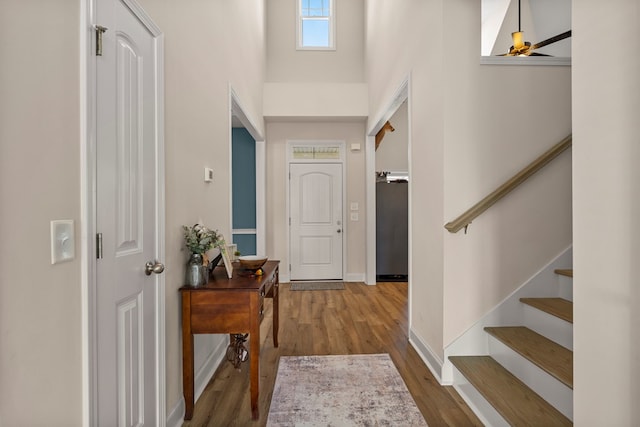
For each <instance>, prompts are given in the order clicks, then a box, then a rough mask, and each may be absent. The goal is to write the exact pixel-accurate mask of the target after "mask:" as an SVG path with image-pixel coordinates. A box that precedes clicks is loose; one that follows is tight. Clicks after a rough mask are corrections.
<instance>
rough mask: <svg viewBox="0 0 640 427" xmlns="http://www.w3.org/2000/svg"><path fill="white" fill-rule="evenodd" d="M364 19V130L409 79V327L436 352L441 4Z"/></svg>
mask: <svg viewBox="0 0 640 427" xmlns="http://www.w3.org/2000/svg"><path fill="white" fill-rule="evenodd" d="M366 12H367V21H366V28H367V34H366V48H367V53H366V69H367V81H368V83H369V111H370V116H369V126H373V124H372V123H376V122H377V121H379V120H380V118H381V116H382V115H383V114H384V113H386V111H385V110H386V109H387V108H388V106H389V104H390V102H391V101H392V99H393V98H394V95H395V93H396V91H397V90H398V88H400V86H401V85H402V84H403V82H404V81H405V80H406V79H407V77H408V76H409V77H410V84H409V105H408V108H409V115H410V117H409V121H410V123H411V130H410V132H409V138H410V141H411V142H410V144H411V149H410V153H409V173H410V176H411V184H410V186H409V189H410V196H409V197H410V213H409V215H410V219H411V225H410V227H411V231H412V236H411V244H410V246H411V250H412V253H413V256H412V259H411V260H410V272H409V280H410V292H411V297H412V301H413V304H412V306H411V307H410V322H411V327H412V328H413V329H414V330H415V331H416V332H417V334H418V335H419V336H420V338H421V339H422V341H424V342H425V343H427V345H428V346H429V347H431V348H433V349H434V350H435V351H439V350H441V349H442V348H443V342H442V331H443V313H442V309H443V286H442V281H443V262H444V259H443V229H442V225H443V224H444V217H443V208H444V205H443V203H444V194H443V188H444V187H443V186H444V182H443V178H444V175H443V156H444V153H443V147H444V145H443V144H444V142H443V138H444V133H443V130H444V128H443V113H444V110H443V75H442V72H443V67H442V55H443V52H442V48H443V44H442V32H443V22H442V13H443V12H442V0H429V1H424V0H412V1H406V2H389V1H382V0H379V1H378V0H369V1H368V2H367V7H366ZM456 25H457V24H456ZM368 131H370V129H369V128H368ZM440 353H442V351H440ZM440 357H442V355H440Z"/></svg>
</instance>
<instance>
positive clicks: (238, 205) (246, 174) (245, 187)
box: [231, 128, 256, 253]
mask: <svg viewBox="0 0 640 427" xmlns="http://www.w3.org/2000/svg"><path fill="white" fill-rule="evenodd" d="M231 146H232V147H231V149H232V151H231V163H232V180H233V181H232V182H233V184H232V185H233V188H232V193H233V194H232V201H233V218H232V221H233V228H236V229H238V228H250V229H254V228H256V141H255V140H254V139H253V137H252V136H251V135H250V134H249V132H247V130H246V129H244V128H233V129H232V133H231ZM254 238H255V236H254ZM234 243H237V242H236V241H235V238H234ZM254 251H255V245H254ZM243 253H244V252H243Z"/></svg>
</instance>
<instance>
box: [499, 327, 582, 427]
mask: <svg viewBox="0 0 640 427" xmlns="http://www.w3.org/2000/svg"><path fill="white" fill-rule="evenodd" d="M487 336H488V339H489V354H490V355H491V356H492V357H493V358H494V359H495V360H496V361H497V362H498V363H500V364H501V365H502V366H504V367H505V368H506V369H507V370H509V371H510V372H511V373H512V374H513V375H515V376H516V377H517V378H518V379H519V380H520V381H522V382H523V383H525V384H526V385H527V386H528V387H529V388H531V389H532V390H533V391H535V392H536V393H537V394H539V395H540V396H541V397H542V398H543V399H544V400H546V401H547V402H549V403H551V404H552V405H553V406H554V407H555V408H556V409H557V410H558V411H560V412H562V414H564V416H565V417H567V418H569V419H570V420H573V390H571V389H570V388H569V387H567V386H566V385H564V384H563V383H561V382H560V381H558V380H557V379H556V378H554V377H553V376H552V375H550V374H548V373H547V372H546V371H544V370H542V369H540V368H538V367H537V366H536V365H534V364H533V363H531V362H530V361H529V360H527V359H526V358H524V357H523V356H521V355H520V354H518V353H516V352H515V351H513V350H512V349H511V348H510V347H508V346H507V345H505V344H503V343H502V341H500V340H498V339H496V338H495V337H493V336H491V335H489V334H487Z"/></svg>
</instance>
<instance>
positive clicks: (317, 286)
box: [291, 282, 344, 291]
mask: <svg viewBox="0 0 640 427" xmlns="http://www.w3.org/2000/svg"><path fill="white" fill-rule="evenodd" d="M342 289H344V282H293V283H291V290H292V291H332V290H342Z"/></svg>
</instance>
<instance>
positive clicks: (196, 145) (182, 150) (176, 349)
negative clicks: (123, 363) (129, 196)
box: [141, 0, 265, 411]
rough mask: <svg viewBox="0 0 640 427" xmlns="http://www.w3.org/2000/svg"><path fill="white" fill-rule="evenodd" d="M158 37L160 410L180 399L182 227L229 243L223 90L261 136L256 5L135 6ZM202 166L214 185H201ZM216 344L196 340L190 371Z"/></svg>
mask: <svg viewBox="0 0 640 427" xmlns="http://www.w3.org/2000/svg"><path fill="white" fill-rule="evenodd" d="M141 3H142V5H143V7H145V9H146V10H147V12H148V13H149V15H150V16H151V17H152V18H153V19H154V20H155V22H156V23H157V24H158V25H159V27H160V28H161V29H162V30H163V32H164V35H165V90H166V93H165V112H166V113H165V116H166V122H165V125H166V126H165V146H166V163H167V164H166V203H167V208H166V230H167V240H166V252H167V259H166V260H165V265H166V267H167V268H166V273H165V274H166V275H167V277H166V292H167V297H166V315H167V322H166V334H167V339H166V345H167V410H168V411H171V410H172V409H173V408H174V407H175V405H176V404H177V403H178V402H179V401H180V399H181V398H182V338H181V334H180V319H181V318H180V296H179V293H178V291H177V289H178V288H179V287H180V286H182V284H183V281H184V265H185V263H186V260H187V253H186V252H185V251H183V250H182V247H183V237H182V232H181V228H180V227H181V226H182V225H188V224H194V223H195V222H196V221H199V220H202V221H203V222H204V223H205V224H207V225H208V226H210V227H212V228H217V229H219V230H220V231H221V232H222V233H223V234H225V236H227V238H229V239H230V237H231V228H230V226H231V219H230V208H229V204H230V200H231V199H230V197H231V196H230V179H231V177H230V134H231V130H230V128H231V124H230V123H229V111H230V108H231V105H229V85H231V86H232V87H233V89H234V90H235V92H236V93H237V94H238V97H239V98H240V100H241V103H242V106H243V107H244V108H245V109H246V111H245V113H246V114H247V115H248V116H249V118H250V119H252V121H253V122H254V123H255V125H256V126H257V127H258V131H259V132H262V133H264V127H263V123H262V82H263V79H264V47H265V38H264V31H265V18H264V13H265V10H264V8H265V6H264V0H253V1H245V2H228V1H224V0H216V1H208V2H202V1H198V0H190V1H180V2H174V1H170V0H162V1H158V0H153V1H151V0H143V1H142V2H141ZM204 167H211V168H213V170H214V177H215V178H214V182H213V183H212V184H207V183H204V182H203V179H202V176H203V169H204ZM222 339H224V336H222V335H197V336H196V348H195V363H196V371H197V370H198V368H199V366H201V365H202V363H204V359H205V358H206V357H207V356H208V355H209V354H210V353H211V351H212V350H213V349H214V348H215V347H216V346H217V345H218V344H219V343H220V341H221V340H222Z"/></svg>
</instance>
